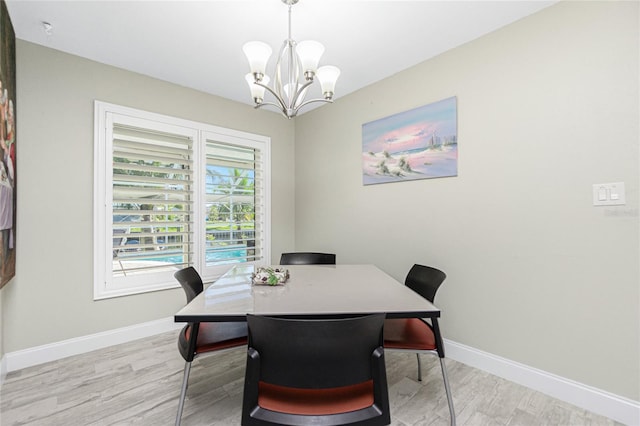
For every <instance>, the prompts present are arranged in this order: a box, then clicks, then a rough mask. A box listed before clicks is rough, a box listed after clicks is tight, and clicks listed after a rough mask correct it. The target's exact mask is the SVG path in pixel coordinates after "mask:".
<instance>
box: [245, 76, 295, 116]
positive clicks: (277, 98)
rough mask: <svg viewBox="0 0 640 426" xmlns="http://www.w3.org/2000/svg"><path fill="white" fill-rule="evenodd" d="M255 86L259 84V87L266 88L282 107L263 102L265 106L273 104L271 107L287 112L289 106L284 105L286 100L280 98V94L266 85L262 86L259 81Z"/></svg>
mask: <svg viewBox="0 0 640 426" xmlns="http://www.w3.org/2000/svg"><path fill="white" fill-rule="evenodd" d="M253 84H257V85H258V86H260V87H264V88H265V89H266V90H268V91H269V93H271V94H272V95H273V97H274V98H276V100H277V101H278V103H279V104H280V105H277V104H274V103H271V102H263V104H265V105H268V104H271V105H275V106H277V107H278V108H280V109H282V110H284V111H286V110H287V105H286V104H285V103H284V100H283V99H282V98H281V97H280V96H278V94H277V93H276V92H275V91H274V90H273V89H272V88H271V87H269V86H267V85H266V84H262V83H260V82H258V81H256V82H255V83H253Z"/></svg>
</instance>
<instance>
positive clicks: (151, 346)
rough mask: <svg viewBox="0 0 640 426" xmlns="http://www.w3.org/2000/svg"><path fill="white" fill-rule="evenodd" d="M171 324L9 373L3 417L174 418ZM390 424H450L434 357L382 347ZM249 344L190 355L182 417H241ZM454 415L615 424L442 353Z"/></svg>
mask: <svg viewBox="0 0 640 426" xmlns="http://www.w3.org/2000/svg"><path fill="white" fill-rule="evenodd" d="M176 339H177V331H176V332H170V333H163V334H160V335H157V336H154V337H150V338H145V339H141V340H138V341H135V342H131V343H126V344H122V345H118V346H113V347H110V348H108V349H103V350H99V351H94V352H91V353H87V354H83V355H78V356H74V357H70V358H66V359H63V360H59V361H54V362H50V363H47V364H43V365H39V366H35V367H31V368H26V369H24V370H20V371H16V372H12V373H9V374H8V375H7V379H6V381H5V383H4V385H3V386H2V391H1V393H0V396H1V399H2V401H1V404H0V424H1V425H2V426H9V425H43V426H44V425H46V426H58V425H60V426H62V425H64V426H74V425H101V426H102V425H154V426H155V425H171V424H173V422H174V418H175V413H176V409H177V405H178V396H179V390H180V383H181V380H182V369H183V367H184V361H183V360H182V358H181V357H180V355H179V354H178V350H177V347H176ZM386 358H387V377H388V381H389V387H390V389H389V397H390V400H391V413H392V423H391V424H392V425H394V426H426V425H448V424H449V411H448V408H447V400H446V396H445V392H444V387H443V384H442V376H441V373H440V366H439V362H438V360H437V359H436V358H435V357H431V356H423V357H422V360H423V362H422V364H423V381H422V382H418V381H417V380H416V361H415V355H411V354H401V353H387V354H386ZM244 363H245V351H243V350H242V349H234V350H230V351H227V352H224V353H219V354H214V355H209V356H206V357H202V358H197V359H196V361H194V363H193V368H192V370H191V378H190V380H189V390H188V392H187V400H186V402H185V408H184V414H183V421H182V424H183V425H184V426H192V425H216V426H222V425H224V426H227V425H239V424H240V407H241V404H242V386H243V376H244ZM447 366H448V367H447V371H448V373H449V380H450V383H451V388H452V393H453V399H454V404H455V409H456V414H457V421H458V425H468V426H484V425H545V426H546V425H550V426H551V425H571V426H573V425H575V426H588V425H616V424H617V423H615V422H614V421H612V420H610V419H607V418H604V417H601V416H598V415H595V414H592V413H590V412H588V411H585V410H583V409H580V408H577V407H574V406H572V405H570V404H567V403H564V402H562V401H558V400H555V399H553V398H549V397H547V396H545V395H543V394H541V393H539V392H535V391H532V390H530V389H527V388H525V387H522V386H519V385H517V384H514V383H511V382H508V381H506V380H503V379H500V378H498V377H496V376H492V375H490V374H488V373H485V372H483V371H481V370H477V369H474V368H471V367H469V366H466V365H464V364H461V363H459V362H455V361H452V360H447Z"/></svg>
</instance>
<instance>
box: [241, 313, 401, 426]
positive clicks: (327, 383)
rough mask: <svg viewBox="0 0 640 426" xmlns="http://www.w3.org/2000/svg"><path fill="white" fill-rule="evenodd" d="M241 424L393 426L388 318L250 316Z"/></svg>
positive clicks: (247, 425) (370, 316) (260, 425)
mask: <svg viewBox="0 0 640 426" xmlns="http://www.w3.org/2000/svg"><path fill="white" fill-rule="evenodd" d="M247 322H248V325H249V349H248V351H247V369H246V373H245V383H244V397H243V402H242V423H241V424H242V425H243V426H265V425H292V426H295V425H300V426H307V425H324V426H330V425H359V426H366V425H371V426H377V425H388V424H389V423H390V422H391V416H390V414H389V395H388V389H387V377H386V370H385V361H384V350H383V347H382V327H383V324H384V314H376V315H367V316H363V317H356V318H346V319H321V320H316V319H308V320H301V319H295V320H294V319H282V318H272V317H264V316H254V315H248V316H247Z"/></svg>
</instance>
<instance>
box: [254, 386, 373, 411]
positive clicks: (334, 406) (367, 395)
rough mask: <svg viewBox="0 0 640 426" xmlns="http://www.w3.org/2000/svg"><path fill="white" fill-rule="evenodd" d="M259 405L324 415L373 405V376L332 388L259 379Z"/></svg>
mask: <svg viewBox="0 0 640 426" xmlns="http://www.w3.org/2000/svg"><path fill="white" fill-rule="evenodd" d="M258 386H259V396H258V405H259V406H260V407H262V408H264V409H267V410H271V411H276V412H280V413H288V414H300V415H306V416H322V415H327V414H336V413H347V412H350V411H356V410H362V409H364V408H368V407H371V406H372V405H373V403H374V401H373V380H368V381H366V382H363V383H360V384H356V385H350V386H343V387H339V388H330V389H300V388H291V387H286V386H278V385H273V384H270V383H265V382H260V383H259V385H258Z"/></svg>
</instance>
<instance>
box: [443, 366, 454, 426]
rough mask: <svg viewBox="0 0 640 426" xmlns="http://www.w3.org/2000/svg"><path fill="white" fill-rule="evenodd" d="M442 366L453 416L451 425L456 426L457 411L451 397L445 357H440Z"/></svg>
mask: <svg viewBox="0 0 640 426" xmlns="http://www.w3.org/2000/svg"><path fill="white" fill-rule="evenodd" d="M440 368H441V369H442V379H443V380H444V390H445V392H446V393H447V402H448V403H449V415H450V416H451V426H456V413H455V411H454V410H453V398H452V397H451V388H450V387H449V379H448V378H447V367H446V365H445V364H444V358H440Z"/></svg>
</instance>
